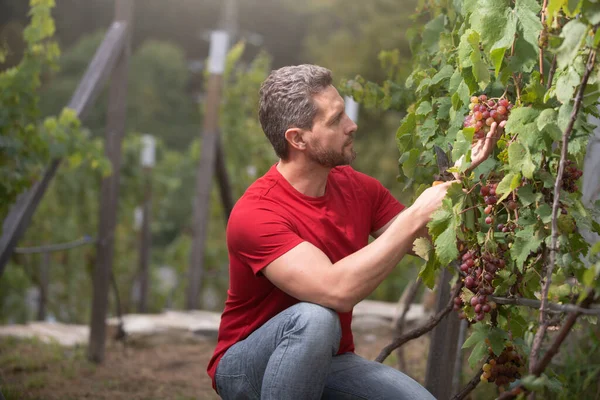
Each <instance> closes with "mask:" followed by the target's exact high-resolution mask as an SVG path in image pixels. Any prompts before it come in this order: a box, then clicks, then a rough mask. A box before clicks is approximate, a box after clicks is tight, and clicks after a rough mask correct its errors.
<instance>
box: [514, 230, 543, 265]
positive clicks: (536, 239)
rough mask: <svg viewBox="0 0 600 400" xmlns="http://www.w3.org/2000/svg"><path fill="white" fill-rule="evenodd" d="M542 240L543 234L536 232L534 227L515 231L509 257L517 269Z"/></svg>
mask: <svg viewBox="0 0 600 400" xmlns="http://www.w3.org/2000/svg"><path fill="white" fill-rule="evenodd" d="M544 238H545V235H544V234H543V232H541V231H539V230H536V229H535V225H529V226H526V227H525V228H524V229H521V230H519V231H517V233H516V234H515V241H514V243H513V245H512V247H511V248H510V255H511V257H512V258H513V259H514V260H515V263H516V265H517V268H521V267H522V266H523V263H525V260H527V257H529V254H530V253H531V252H532V251H536V250H537V249H538V248H539V247H540V245H541V244H542V242H543V241H544Z"/></svg>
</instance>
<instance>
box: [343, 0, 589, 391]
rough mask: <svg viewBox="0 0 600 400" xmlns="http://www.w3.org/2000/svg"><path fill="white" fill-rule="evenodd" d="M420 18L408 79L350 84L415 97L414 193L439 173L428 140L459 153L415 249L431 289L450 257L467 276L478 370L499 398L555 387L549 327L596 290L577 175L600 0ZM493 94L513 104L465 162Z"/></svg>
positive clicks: (481, 4)
mask: <svg viewBox="0 0 600 400" xmlns="http://www.w3.org/2000/svg"><path fill="white" fill-rule="evenodd" d="M414 19H415V20H416V21H417V22H419V23H418V24H417V25H419V26H420V28H417V29H414V30H413V31H412V33H411V35H412V38H413V39H412V41H411V50H412V53H413V71H412V73H411V74H410V76H409V77H408V79H407V80H406V82H405V83H404V87H402V88H401V89H399V87H400V86H401V84H400V83H398V82H396V83H393V82H386V83H385V84H383V85H381V86H379V85H377V84H374V83H372V82H365V81H364V79H362V78H360V77H358V78H357V79H354V80H351V81H347V82H346V84H345V90H346V91H347V92H349V93H352V94H353V95H354V97H355V98H356V99H358V100H361V101H363V102H367V100H368V102H370V103H376V104H377V105H380V106H382V107H384V108H402V104H401V102H399V101H395V100H394V99H396V100H397V99H400V98H402V96H401V95H399V94H398V93H399V91H400V90H404V91H410V92H412V93H413V95H414V102H413V103H412V104H411V105H410V106H408V107H407V109H406V115H405V117H404V119H403V121H402V124H401V126H400V127H399V129H398V131H397V145H398V149H399V151H400V159H399V166H400V170H401V173H400V176H399V178H398V179H399V182H400V183H401V184H403V185H404V188H405V189H406V190H412V191H413V192H414V193H415V196H418V195H419V194H420V193H421V192H422V191H423V190H425V189H426V188H427V187H429V186H431V184H432V181H433V180H434V176H435V175H436V174H438V173H439V171H438V168H437V160H436V153H435V151H434V146H439V147H440V148H441V149H444V150H446V151H448V154H449V155H451V158H452V160H454V161H458V160H460V162H458V163H457V164H456V165H455V167H453V168H451V169H450V171H451V172H453V173H455V174H457V175H459V176H460V181H459V182H457V183H455V184H454V185H453V186H452V187H451V189H450V190H449V192H448V195H447V197H446V198H445V199H444V201H443V205H442V207H441V208H440V209H439V210H438V211H437V212H436V213H435V214H434V215H433V217H432V220H431V222H430V223H429V233H430V238H420V239H417V241H416V242H415V245H414V249H415V251H416V252H417V253H418V254H419V255H421V256H422V257H423V258H424V259H425V260H426V263H425V265H424V266H423V267H422V269H421V271H420V273H419V276H420V277H421V278H422V280H423V282H424V283H426V284H427V285H428V286H429V287H433V286H434V284H435V282H436V279H437V277H438V274H439V272H440V271H441V269H442V268H444V267H449V268H452V270H453V271H456V279H457V280H460V281H463V282H464V287H463V289H462V292H461V293H460V295H459V296H457V297H456V299H455V303H454V304H455V306H454V308H455V310H456V311H457V312H458V313H459V316H460V317H461V318H465V319H467V320H468V321H469V323H470V325H471V335H470V337H469V338H468V339H467V340H466V342H465V345H464V347H466V348H472V350H471V355H470V358H469V362H470V364H471V367H472V369H473V370H477V369H479V367H480V366H482V365H483V369H481V370H480V372H479V373H480V374H481V381H486V382H495V383H496V385H497V386H498V388H499V390H500V391H505V393H504V394H503V397H504V398H510V397H515V396H517V395H518V394H520V393H524V392H529V391H536V390H557V389H559V388H560V382H559V380H558V379H556V375H555V374H545V373H544V370H545V367H546V366H547V365H548V364H549V360H550V359H551V355H553V354H555V353H556V351H557V349H558V348H559V346H560V345H561V343H562V341H560V342H558V341H556V340H555V341H554V342H552V343H551V345H550V348H549V349H542V348H541V345H542V342H543V339H544V337H545V334H546V328H547V327H548V326H549V325H551V324H552V325H556V326H558V327H559V329H566V332H564V337H566V335H567V334H568V332H569V330H570V329H571V327H572V326H573V323H570V322H568V321H571V320H573V321H574V320H575V319H576V318H577V316H579V315H580V314H581V312H582V311H590V310H584V308H587V307H591V306H593V302H594V300H596V295H595V294H596V293H597V292H598V290H599V289H600V283H599V281H598V279H597V277H598V275H599V273H600V262H599V261H598V260H599V258H598V253H600V243H597V242H596V243H594V239H593V238H594V237H597V236H594V235H595V234H598V233H600V225H599V224H598V223H597V221H598V217H599V212H600V211H599V210H600V204H598V203H596V204H591V203H588V204H584V203H583V201H582V193H581V188H580V181H579V179H580V178H581V175H582V171H581V170H582V168H583V167H582V165H583V161H584V157H585V152H586V148H587V144H588V140H589V138H590V135H591V134H592V133H593V131H594V129H595V128H596V126H595V125H594V124H592V123H590V121H589V117H590V116H595V117H599V115H598V108H597V106H598V99H599V96H600V71H599V69H598V66H597V56H596V51H597V48H598V45H599V43H600V32H599V31H598V29H597V28H598V25H599V24H600V5H599V3H597V2H595V1H591V0H578V1H577V0H576V1H567V0H544V1H541V0H539V1H538V0H423V1H421V2H420V5H419V7H418V9H417V13H416V14H415V16H414ZM420 22H423V23H422V24H421V23H420ZM388 58H389V57H388ZM404 98H408V96H406V95H404ZM488 102H490V103H489V104H490V106H491V105H493V107H494V109H495V107H496V106H497V105H498V104H499V103H500V102H502V104H503V105H506V104H510V106H509V110H510V112H509V113H506V115H508V118H506V122H505V124H506V125H505V129H504V132H503V134H502V136H501V137H500V139H499V140H498V142H497V146H496V149H495V150H494V153H493V155H492V156H491V157H490V158H489V159H488V160H486V161H485V162H484V163H482V164H481V165H479V166H477V167H476V168H475V169H474V170H473V171H471V168H470V164H471V150H472V146H473V145H474V143H476V142H477V140H485V139H480V138H481V134H480V133H478V132H479V130H481V129H486V128H485V124H484V123H481V124H479V126H476V125H475V122H476V121H475V120H474V119H469V118H471V117H468V118H467V119H465V117H466V116H468V115H473V109H474V107H475V110H477V111H482V112H483V113H484V114H485V112H488V115H487V116H484V118H483V121H485V118H487V117H489V113H490V112H491V108H490V107H488V106H487V104H488ZM483 106H486V107H488V108H489V109H488V108H482V109H481V110H479V107H483ZM475 114H477V112H476V113H475ZM473 118H474V117H473ZM476 119H477V120H481V116H477V118H476ZM492 121H493V120H492ZM488 125H489V124H488ZM589 173H594V172H593V171H590V172H589ZM595 173H597V171H596V172H595ZM595 240H596V241H597V239H595ZM532 302H533V303H535V304H540V306H539V309H538V310H537V311H536V314H535V315H533V314H532V311H531V309H529V308H526V307H524V306H525V305H530V304H531V303H532ZM565 304H569V305H578V306H576V307H573V309H574V310H573V311H569V312H568V318H563V317H565V315H566V314H567V312H566V311H565V312H563V313H558V314H557V313H556V310H560V309H561V307H560V306H561V305H565ZM550 306H552V307H550ZM551 309H552V310H554V311H552V312H553V313H552V314H550V311H551ZM551 317H553V318H551ZM585 318H596V317H585ZM565 321H567V322H565ZM562 333H563V331H561V335H559V337H561V336H563V335H562ZM564 337H563V340H564ZM507 354H509V356H506V355H507ZM549 355H550V356H549ZM507 357H508V358H507ZM494 371H495V372H494ZM498 371H499V372H498ZM515 381H518V384H513V385H512V386H510V387H511V390H507V389H508V388H509V386H508V385H509V383H511V382H515ZM515 385H516V387H515ZM562 390H568V388H563V389H562ZM465 395H466V394H465Z"/></svg>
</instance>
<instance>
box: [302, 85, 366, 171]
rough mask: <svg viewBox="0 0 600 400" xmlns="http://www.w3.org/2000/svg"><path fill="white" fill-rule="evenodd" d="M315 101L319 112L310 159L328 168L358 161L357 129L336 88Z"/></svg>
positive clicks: (309, 145) (311, 137) (309, 141)
mask: <svg viewBox="0 0 600 400" xmlns="http://www.w3.org/2000/svg"><path fill="white" fill-rule="evenodd" d="M313 99H314V101H315V104H316V105H317V108H318V110H319V111H318V112H317V115H316V116H315V120H314V123H313V127H312V130H311V131H310V133H309V135H308V137H307V150H308V157H309V158H310V159H311V160H312V161H314V162H316V163H318V164H319V165H322V166H324V167H328V168H334V167H337V166H339V165H349V164H350V163H352V161H353V160H354V159H355V158H356V152H355V151H354V149H353V147H352V146H353V140H354V137H353V135H354V132H356V129H357V126H356V124H355V123H354V122H353V121H352V120H351V119H350V117H348V115H346V112H345V107H344V99H342V97H341V96H340V94H339V93H338V91H337V90H336V89H335V88H334V87H333V86H329V87H328V88H327V89H325V90H324V91H322V92H321V93H319V94H317V95H315V96H314V97H313Z"/></svg>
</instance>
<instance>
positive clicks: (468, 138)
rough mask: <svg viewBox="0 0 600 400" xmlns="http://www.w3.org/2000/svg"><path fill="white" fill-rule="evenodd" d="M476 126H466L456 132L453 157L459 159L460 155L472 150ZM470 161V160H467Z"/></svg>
mask: <svg viewBox="0 0 600 400" xmlns="http://www.w3.org/2000/svg"><path fill="white" fill-rule="evenodd" d="M474 135H475V128H464V129H461V130H460V131H458V133H457V134H456V141H455V142H454V145H453V146H452V159H453V160H458V159H459V158H460V157H462V156H464V155H467V153H468V152H469V151H470V150H471V143H473V136H474ZM466 161H468V160H466Z"/></svg>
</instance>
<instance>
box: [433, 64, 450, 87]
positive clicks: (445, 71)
mask: <svg viewBox="0 0 600 400" xmlns="http://www.w3.org/2000/svg"><path fill="white" fill-rule="evenodd" d="M452 74H454V68H453V67H452V66H451V65H446V66H444V67H442V69H440V70H439V71H438V73H437V74H435V75H434V76H433V78H431V84H432V85H437V84H438V83H440V82H442V81H445V80H446V79H449V78H450V77H452Z"/></svg>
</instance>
